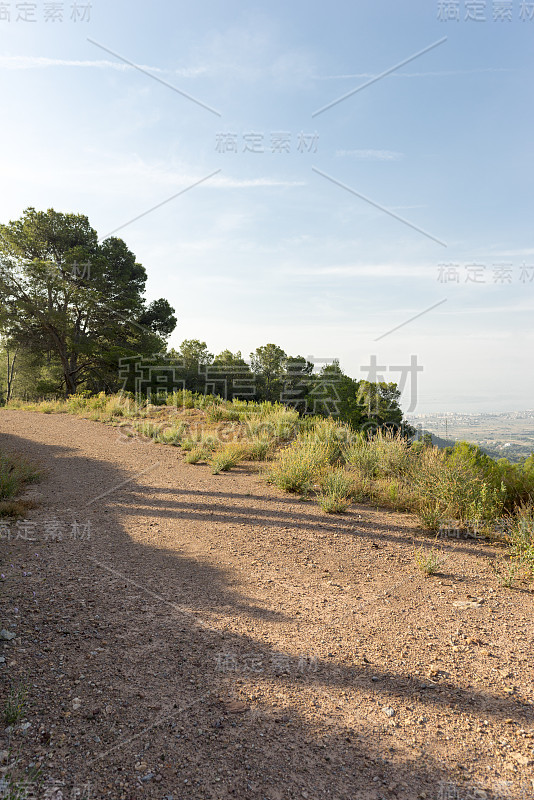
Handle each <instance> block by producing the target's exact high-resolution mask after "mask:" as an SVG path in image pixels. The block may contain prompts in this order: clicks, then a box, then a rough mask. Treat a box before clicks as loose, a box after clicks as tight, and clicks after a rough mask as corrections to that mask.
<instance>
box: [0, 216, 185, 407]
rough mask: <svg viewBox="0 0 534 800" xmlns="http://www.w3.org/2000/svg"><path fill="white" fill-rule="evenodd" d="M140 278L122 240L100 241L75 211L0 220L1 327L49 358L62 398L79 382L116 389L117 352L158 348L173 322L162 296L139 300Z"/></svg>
mask: <svg viewBox="0 0 534 800" xmlns="http://www.w3.org/2000/svg"><path fill="white" fill-rule="evenodd" d="M146 279H147V275H146V272H145V270H144V268H143V267H142V266H141V264H138V263H137V262H136V259H135V256H134V254H133V253H132V252H131V251H130V250H128V248H127V246H126V244H125V243H124V242H123V241H122V240H121V239H117V238H113V237H111V238H108V239H106V240H105V241H104V242H102V243H99V241H98V236H97V233H96V231H95V230H94V229H93V228H91V226H90V225H89V221H88V219H87V217H85V216H83V215H81V214H62V213H58V212H56V211H54V210H53V209H49V210H48V211H46V212H43V211H36V210H35V209H33V208H28V209H26V211H25V212H24V214H23V216H22V217H21V219H19V220H16V221H14V222H10V223H9V224H8V225H2V226H0V298H1V300H2V313H1V315H0V332H1V333H2V336H3V338H4V339H5V340H6V341H7V342H9V344H10V346H11V347H13V346H15V347H18V348H20V349H22V350H24V351H26V352H28V353H31V354H33V355H34V356H35V357H36V358H37V359H39V358H40V359H41V360H42V361H43V360H44V359H45V357H46V358H49V359H53V361H54V364H55V365H56V367H57V368H58V371H60V372H61V376H62V383H63V389H64V391H65V394H66V395H67V396H68V395H71V394H74V393H76V391H77V388H78V387H79V386H80V385H81V384H83V383H85V384H87V386H88V388H93V387H94V384H95V383H100V385H101V386H102V384H104V386H105V387H106V388H109V387H110V385H112V384H115V388H117V387H116V382H117V374H118V364H119V359H120V358H121V357H123V356H126V355H130V354H132V353H146V354H149V353H153V352H158V351H161V349H162V347H163V344H164V340H163V339H162V338H161V337H162V335H167V334H168V333H170V331H171V330H172V329H173V328H174V325H175V324H176V320H175V318H174V317H173V313H172V311H173V310H172V309H171V308H170V306H169V304H168V303H167V301H166V300H157V301H155V302H154V303H152V304H151V305H150V306H149V307H146V306H145V304H144V300H143V292H144V288H145V283H146ZM141 320H145V321H144V322H141ZM58 388H59V387H58Z"/></svg>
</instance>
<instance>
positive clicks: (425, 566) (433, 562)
mask: <svg viewBox="0 0 534 800" xmlns="http://www.w3.org/2000/svg"><path fill="white" fill-rule="evenodd" d="M413 557H414V561H415V564H416V566H417V568H418V569H419V570H420V571H421V572H422V573H423V575H426V576H430V575H434V574H435V573H436V572H437V571H438V570H439V568H440V567H441V565H442V564H443V559H442V557H441V554H440V552H439V551H438V550H435V549H434V548H432V550H426V549H425V548H423V547H420V548H418V549H417V550H414V554H413Z"/></svg>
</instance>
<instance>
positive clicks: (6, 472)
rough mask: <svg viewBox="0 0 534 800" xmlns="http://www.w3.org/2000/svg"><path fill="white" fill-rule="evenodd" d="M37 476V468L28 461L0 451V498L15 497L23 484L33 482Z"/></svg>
mask: <svg viewBox="0 0 534 800" xmlns="http://www.w3.org/2000/svg"><path fill="white" fill-rule="evenodd" d="M39 478H40V472H39V470H37V469H36V467H34V466H32V465H31V464H30V463H29V462H28V461H25V460H24V459H23V458H19V457H18V456H17V457H15V456H8V455H6V454H4V453H0V500H6V499H8V498H11V497H15V495H17V494H19V493H20V492H21V491H22V489H23V488H24V485H25V484H27V483H35V482H36V481H38V480H39Z"/></svg>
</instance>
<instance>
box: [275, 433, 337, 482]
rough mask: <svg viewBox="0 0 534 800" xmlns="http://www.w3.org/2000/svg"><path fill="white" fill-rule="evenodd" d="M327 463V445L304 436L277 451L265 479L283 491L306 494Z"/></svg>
mask: <svg viewBox="0 0 534 800" xmlns="http://www.w3.org/2000/svg"><path fill="white" fill-rule="evenodd" d="M328 464H329V449H328V445H327V444H325V443H324V442H320V441H315V440H314V439H313V437H310V436H304V437H301V438H299V439H297V440H296V441H295V442H293V443H292V444H291V445H289V446H288V447H285V448H283V449H282V450H280V451H279V452H278V453H277V456H276V458H275V460H274V461H273V463H272V464H271V465H270V467H269V469H268V471H267V480H268V481H269V482H270V483H273V484H274V485H275V486H278V488H279V489H282V490H283V491H286V492H296V493H298V494H307V493H308V492H309V491H310V490H311V489H312V488H313V486H314V484H315V483H316V482H317V480H318V478H319V476H320V474H321V473H322V472H323V471H324V470H325V468H326V467H327V466H328Z"/></svg>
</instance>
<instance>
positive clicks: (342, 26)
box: [0, 0, 534, 414]
mask: <svg viewBox="0 0 534 800" xmlns="http://www.w3.org/2000/svg"><path fill="white" fill-rule="evenodd" d="M54 17H55V20H54V19H53V18H54ZM533 42H534V3H533V2H529V3H527V2H524V1H523V0H512V2H498V0H487V2H483V1H482V0H475V1H473V0H459V2H438V0H405V2H402V3H399V2H398V0H373V1H372V2H371V0H367V2H363V1H362V0H347V2H336V0H334V1H333V2H330V3H318V2H303V1H301V0H292V2H291V3H287V2H284V3H282V2H279V1H278V0H271V2H270V3H268V4H267V3H264V2H262V3H259V2H255V0H247V2H244V0H241V2H235V0H225V2H222V0H219V1H218V2H209V1H207V0H197V2H196V3H194V4H193V3H185V2H173V3H168V2H163V1H162V0H152V2H151V3H150V4H148V3H142V2H139V0H128V1H127V2H123V0H108V2H106V3H104V2H103V0H93V2H92V3H91V4H90V7H89V4H87V3H84V2H73V0H66V2H64V3H61V2H59V3H50V2H44V0H35V2H33V3H28V2H16V0H11V2H3V3H1V4H0V77H1V80H2V112H3V114H2V117H3V120H2V122H3V124H2V125H0V154H1V155H0V174H1V185H2V191H1V192H0V222H4V223H5V222H8V221H9V220H14V219H17V218H19V217H20V216H21V214H22V213H23V211H24V209H25V208H27V207H29V206H32V207H34V208H37V209H43V210H45V209H47V208H54V209H55V210H56V211H63V212H74V213H81V214H86V215H87V216H88V218H89V220H90V222H91V224H92V225H93V227H94V228H95V229H96V230H97V231H98V233H99V235H100V236H101V237H102V238H104V237H106V236H107V235H110V234H112V233H113V235H116V236H120V237H121V238H123V239H124V241H125V242H126V243H127V245H128V247H129V248H130V249H131V250H132V251H133V252H134V253H135V254H136V256H137V259H138V261H140V262H141V263H142V264H143V265H144V266H145V268H146V270H147V273H148V282H147V297H148V299H149V300H152V299H155V298H158V297H166V298H167V299H168V300H169V302H170V303H171V305H172V306H173V307H174V308H175V309H176V315H177V317H178V325H177V328H176V330H175V332H174V333H173V335H172V336H171V339H170V344H171V345H172V346H175V347H177V346H178V345H179V344H180V342H181V341H183V340H184V339H192V338H196V339H200V340H202V341H205V342H206V343H207V345H208V347H209V349H210V351H211V352H213V353H219V352H221V351H222V350H224V349H227V348H228V349H230V350H232V351H233V352H236V351H238V350H239V351H241V352H242V354H243V356H244V357H246V358H248V356H249V353H250V352H252V351H253V350H255V348H256V347H258V346H260V345H263V344H266V343H267V342H274V343H276V344H278V345H280V346H281V347H282V348H283V349H284V350H285V351H286V352H287V353H288V354H290V355H302V356H306V357H308V358H310V359H311V360H313V361H314V362H315V363H316V364H317V365H318V367H319V366H320V365H321V364H322V363H324V361H325V360H326V361H331V360H333V359H338V360H339V362H340V364H341V366H342V368H343V369H344V371H345V372H346V373H348V374H350V375H351V376H353V377H355V378H357V379H360V378H369V377H371V378H373V377H374V378H375V379H379V380H387V381H395V382H397V383H398V382H401V383H402V382H404V384H405V385H404V387H403V395H402V407H403V409H404V411H405V412H409V413H410V414H417V413H421V414H428V413H440V412H441V413H442V412H447V411H449V412H464V413H478V412H485V411H488V412H498V411H513V410H521V409H525V408H532V407H534V402H533V400H532V395H533V389H534V378H533V374H532V367H531V363H532V357H531V352H532V348H533V343H534V342H533V338H534V337H533V332H532V325H531V319H532V313H533V311H534V235H533V234H534V231H533V224H532V221H533V217H534V214H533V195H532V186H533V180H532V179H533V166H534V150H533V147H532V128H533V123H534V103H533V102H532V76H533V67H534V47H533ZM414 358H415V361H414ZM372 364H375V365H377V368H376V369H375V370H374V371H373V370H372V369H371V365H372ZM413 364H417V367H418V369H417V372H416V370H415V368H414V367H413V366H410V365H413ZM421 367H422V369H421Z"/></svg>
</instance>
